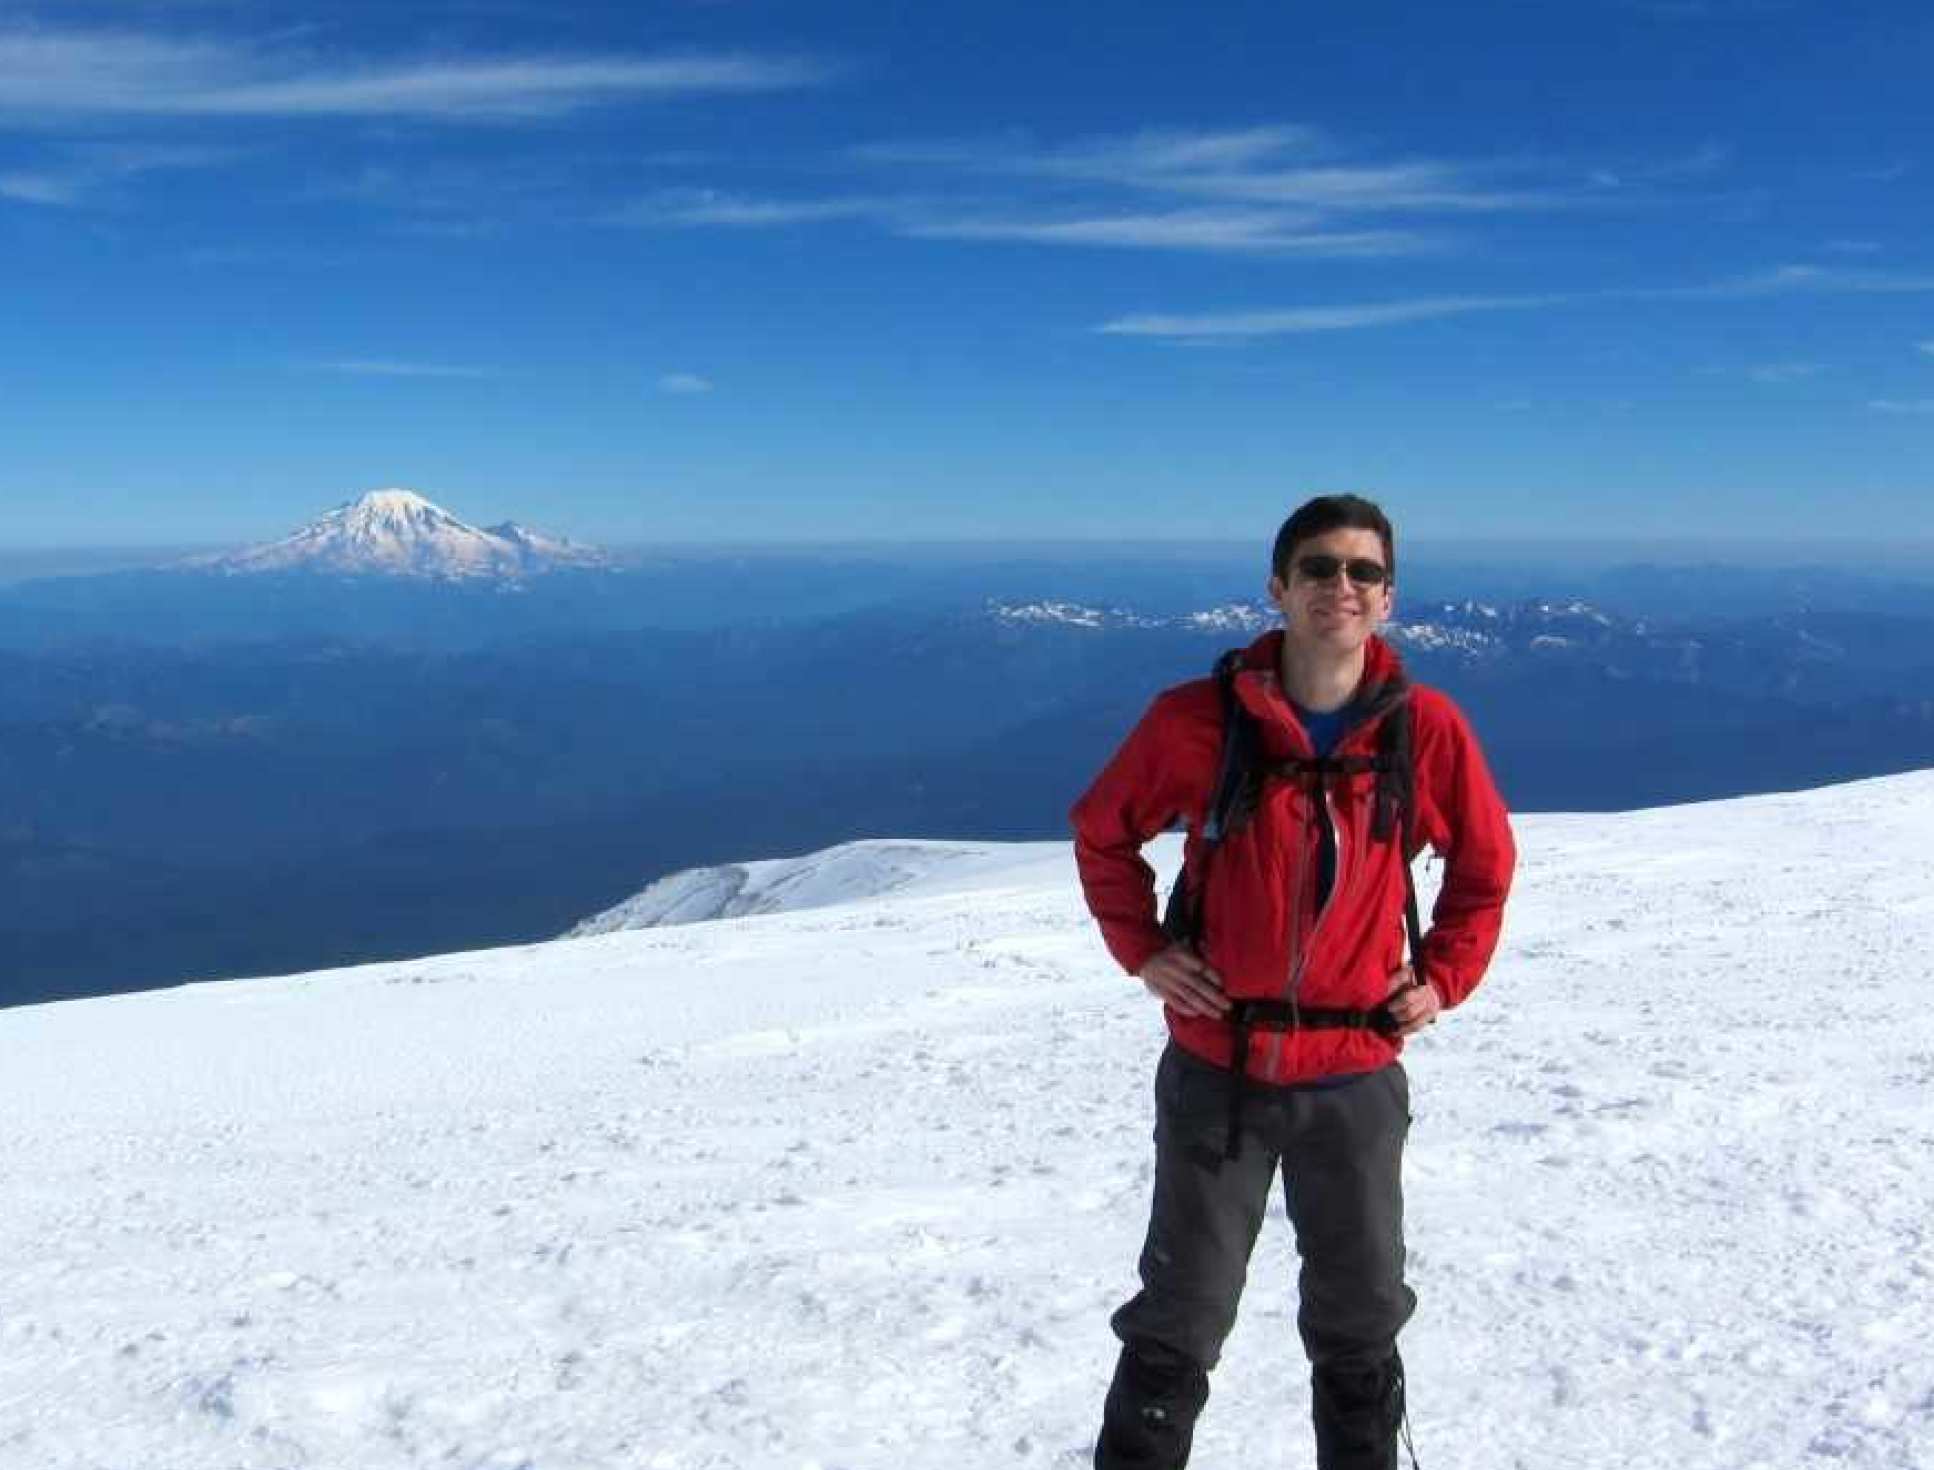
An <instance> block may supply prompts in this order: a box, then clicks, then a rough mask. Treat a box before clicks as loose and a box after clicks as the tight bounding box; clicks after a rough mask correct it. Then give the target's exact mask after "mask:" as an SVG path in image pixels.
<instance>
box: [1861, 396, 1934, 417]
mask: <svg viewBox="0 0 1934 1470" xmlns="http://www.w3.org/2000/svg"><path fill="white" fill-rule="evenodd" d="M1867 407H1869V408H1871V409H1872V410H1873V411H1874V412H1875V413H1891V414H1915V415H1921V414H1934V398H1876V399H1874V400H1873V401H1872V402H1871V403H1869V404H1868V405H1867Z"/></svg>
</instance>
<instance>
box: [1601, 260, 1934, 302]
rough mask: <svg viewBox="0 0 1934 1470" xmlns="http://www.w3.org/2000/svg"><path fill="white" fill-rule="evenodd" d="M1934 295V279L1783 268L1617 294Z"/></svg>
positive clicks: (1821, 267)
mask: <svg viewBox="0 0 1934 1470" xmlns="http://www.w3.org/2000/svg"><path fill="white" fill-rule="evenodd" d="M1929 291H1934V276H1928V275H1917V274H1915V273H1912V272H1907V271H1870V270H1849V269H1846V268H1844V267H1840V266H1825V265H1781V266H1774V267H1772V268H1771V269H1770V270H1764V271H1757V272H1755V273H1753V274H1751V275H1744V276H1732V277H1728V278H1726V279H1724V280H1718V281H1707V282H1704V283H1702V284H1698V285H1691V286H1658V287H1652V288H1648V289H1642V290H1639V289H1635V290H1630V291H1624V292H1620V293H1617V294H1620V295H1625V296H1631V297H1634V298H1658V299H1663V298H1670V297H1685V298H1702V297H1703V298H1722V297H1728V296H1783V295H1796V294H1803V293H1808V292H1816V293H1820V294H1825V295H1834V294H1839V295H1857V296H1914V295H1920V294H1923V293H1925V292H1929Z"/></svg>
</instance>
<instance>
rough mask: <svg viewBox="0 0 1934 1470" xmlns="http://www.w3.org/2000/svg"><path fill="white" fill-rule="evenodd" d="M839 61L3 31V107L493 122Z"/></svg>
mask: <svg viewBox="0 0 1934 1470" xmlns="http://www.w3.org/2000/svg"><path fill="white" fill-rule="evenodd" d="M836 71H837V68H836V67H834V66H832V65H831V64H829V63H827V62H824V61H821V60H816V59H813V58H806V57H795V56H767V55H758V54H753V53H746V52H683V53H674V54H666V55H657V56H634V55H612V56H581V55H580V56H573V55H546V56H496V57H475V58H455V59H430V60H418V61H408V62H401V63H396V62H390V63H366V64H363V65H358V66H343V65H341V64H340V63H325V62H324V61H323V60H321V59H320V58H318V57H315V56H313V55H309V54H306V53H301V52H290V51H287V50H275V49H269V48H264V47H259V46H254V45H250V44H247V43H243V42H237V41H228V40H184V39H179V38H175V37H166V36H158V35H149V34H143V33H139V32H128V31H75V30H69V31H60V30H47V29H38V30H22V29H12V30H4V31H0V114H5V115H8V116H11V117H12V118H14V119H15V120H16V121H20V120H27V121H34V122H38V123H43V124H44V123H46V122H49V121H57V120H59V119H62V118H70V119H71V118H74V117H103V116H109V117H111V116H147V117H280V118H303V117H382V118H398V119H415V120H422V121H449V122H464V121H473V122H489V121H513V120H516V119H520V118H533V117H545V116H551V115H556V114H560V113H567V112H572V111H576V110H579V109H583V108H588V107H593V106H608V105H612V104H616V103H620V102H626V101H638V100H647V99H654V98H656V99H668V98H677V97H690V96H705V95H719V94H743V93H754V92H771V91H780V90H789V89H795V88H801V87H808V86H814V85H818V84H821V83H824V82H827V81H829V80H831V79H832V77H833V76H834V75H835V74H836Z"/></svg>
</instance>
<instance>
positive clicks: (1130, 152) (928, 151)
mask: <svg viewBox="0 0 1934 1470" xmlns="http://www.w3.org/2000/svg"><path fill="white" fill-rule="evenodd" d="M1340 155H1341V150H1340V149H1339V148H1338V147H1337V145H1335V144H1334V143H1333V142H1331V141H1330V140H1329V139H1328V138H1327V137H1326V136H1325V135H1324V134H1322V133H1320V132H1319V131H1318V130H1316V129H1313V128H1306V127H1296V126H1275V127H1262V128H1248V129H1242V130H1239V131H1232V132H1214V131H1193V132H1192V131H1146V132H1139V133H1132V134H1127V135H1123V136H1118V137H1104V138H1091V139H1084V140H1079V141H1075V142H1071V143H1065V144H1059V145H1037V144H1033V143H1031V142H1028V141H1027V140H1024V139H1019V140H1017V139H992V140H981V141H953V142H945V141H943V142H937V143H905V142H903V143H873V144H868V145H864V146H862V147H859V148H855V149H853V150H851V155H850V156H851V157H853V158H854V159H855V160H856V161H859V162H862V163H872V164H890V165H899V166H903V167H908V166H919V167H925V168H928V169H935V168H939V169H947V170H953V171H969V172H973V173H979V174H987V175H1007V176H1010V177H1015V178H1029V179H1037V180H1038V179H1049V180H1061V181H1070V182H1083V183H1088V184H1094V185H1107V186H1112V187H1115V188H1121V189H1128V190H1133V191H1137V192H1141V193H1154V194H1171V195H1188V196H1193V197H1196V198H1204V199H1214V200H1221V201H1225V202H1228V203H1239V204H1265V205H1277V206H1293V207H1298V208H1305V209H1319V210H1326V211H1337V212H1352V213H1372V212H1437V213H1457V212H1486V211H1496V210H1508V209H1527V208H1535V207H1541V206H1548V205H1550V204H1553V203H1555V202H1557V201H1558V200H1559V199H1560V198H1564V197H1573V198H1582V195H1579V194H1578V191H1576V190H1566V189H1564V188H1561V187H1560V186H1557V185H1552V186H1550V187H1545V188H1532V189H1525V188H1500V187H1497V186H1496V185H1494V184H1492V183H1489V182H1487V180H1488V179H1491V178H1496V177H1500V176H1503V175H1505V174H1507V173H1508V172H1510V171H1511V170H1509V169H1508V168H1507V167H1506V166H1504V165H1497V164H1492V165H1472V164H1464V163H1453V162H1447V161H1443V160H1434V159H1403V160H1394V161H1389V162H1375V163H1364V162H1351V161H1347V160H1345V159H1344V158H1342V157H1341V156H1340Z"/></svg>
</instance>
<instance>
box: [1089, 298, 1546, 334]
mask: <svg viewBox="0 0 1934 1470" xmlns="http://www.w3.org/2000/svg"><path fill="white" fill-rule="evenodd" d="M1565 299H1566V298H1565V297H1562V296H1432V297H1423V298H1420V299H1417V300H1413V301H1386V302H1379V303H1373V304H1369V305H1360V306H1305V307H1293V308H1288V309H1285V310H1280V311H1242V312H1211V313H1208V314H1204V315H1198V316H1161V315H1152V314H1151V315H1145V316H1125V317H1118V318H1116V319H1115V320H1114V321H1111V322H1105V323H1103V324H1102V325H1101V326H1100V327H1097V328H1096V329H1095V330H1097V331H1099V332H1104V333H1108V334H1110V335H1113V336H1122V337H1174V338H1183V339H1193V340H1198V341H1199V340H1204V339H1209V338H1218V337H1280V336H1289V335H1295V334H1301V333H1305V332H1347V331H1355V330H1357V329H1359V328H1363V327H1383V326H1394V325H1397V324H1399V323H1403V322H1416V321H1427V320H1430V319H1432V318H1435V317H1446V316H1463V315H1465V314H1467V313H1470V312H1479V311H1520V310H1526V309H1529V308H1533V307H1539V306H1550V305H1554V304H1556V303H1558V302H1561V301H1563V300H1565Z"/></svg>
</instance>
